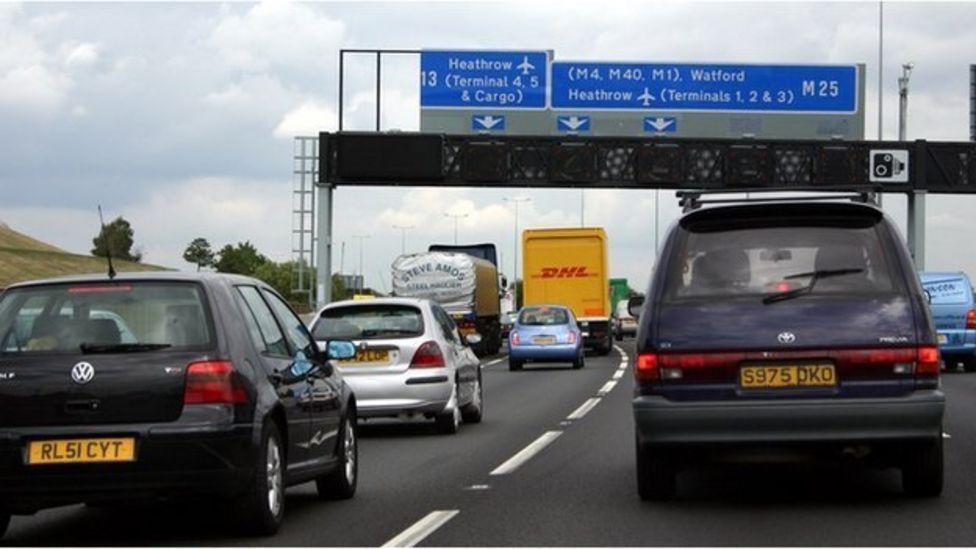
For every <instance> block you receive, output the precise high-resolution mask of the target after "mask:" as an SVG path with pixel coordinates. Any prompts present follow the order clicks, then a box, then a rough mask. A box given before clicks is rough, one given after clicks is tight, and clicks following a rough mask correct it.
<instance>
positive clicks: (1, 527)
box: [0, 512, 10, 539]
mask: <svg viewBox="0 0 976 549" xmlns="http://www.w3.org/2000/svg"><path fill="white" fill-rule="evenodd" d="M9 526H10V513H3V512H0V539H3V536H4V534H6V533H7V528H8V527H9Z"/></svg>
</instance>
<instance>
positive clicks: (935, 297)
mask: <svg viewBox="0 0 976 549" xmlns="http://www.w3.org/2000/svg"><path fill="white" fill-rule="evenodd" d="M919 278H921V280H922V289H923V291H924V292H925V298H926V299H927V300H928V302H929V307H930V308H931V310H932V319H933V320H934V321H935V329H936V330H937V331H938V338H939V350H940V351H942V360H943V361H945V364H946V367H947V368H950V369H955V367H956V363H958V362H962V365H963V368H965V370H966V371H967V372H974V371H976V303H974V302H973V287H972V283H971V282H970V281H969V277H968V276H966V273H961V272H956V273H935V272H927V273H919Z"/></svg>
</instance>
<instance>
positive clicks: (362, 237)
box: [352, 234, 370, 291]
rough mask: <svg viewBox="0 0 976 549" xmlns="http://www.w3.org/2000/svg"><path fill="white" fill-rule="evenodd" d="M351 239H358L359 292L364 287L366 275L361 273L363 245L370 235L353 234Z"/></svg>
mask: <svg viewBox="0 0 976 549" xmlns="http://www.w3.org/2000/svg"><path fill="white" fill-rule="evenodd" d="M352 237H353V238H356V239H359V277H360V278H359V279H360V288H359V290H360V291H362V290H363V289H364V288H365V287H366V273H365V272H364V271H363V245H364V244H365V241H366V239H367V238H369V237H370V235H368V234H354V235H352Z"/></svg>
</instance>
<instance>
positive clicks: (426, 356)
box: [410, 341, 444, 368]
mask: <svg viewBox="0 0 976 549" xmlns="http://www.w3.org/2000/svg"><path fill="white" fill-rule="evenodd" d="M410 367H411V368H443V367H444V353H442V352H441V348H440V346H439V345H437V342H436V341H427V342H425V343H424V344H423V345H421V346H420V347H418V348H417V352H415V353H414V354H413V360H411V361H410Z"/></svg>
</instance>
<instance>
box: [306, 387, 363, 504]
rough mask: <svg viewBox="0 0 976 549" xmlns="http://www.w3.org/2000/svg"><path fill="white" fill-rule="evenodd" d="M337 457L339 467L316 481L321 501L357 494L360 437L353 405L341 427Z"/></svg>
mask: <svg viewBox="0 0 976 549" xmlns="http://www.w3.org/2000/svg"><path fill="white" fill-rule="evenodd" d="M337 444H338V446H337V448H336V455H337V456H338V458H339V460H338V461H339V463H338V466H337V467H336V469H335V470H334V471H332V472H331V473H328V474H325V475H322V476H320V477H319V478H317V479H315V488H316V490H318V493H319V498H320V499H349V498H351V497H352V496H353V495H355V493H356V482H357V481H358V480H359V437H358V436H357V433H356V408H355V407H354V406H352V405H350V407H349V411H348V412H347V413H346V418H345V419H344V420H343V422H342V426H341V427H339V442H338V443H337Z"/></svg>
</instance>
